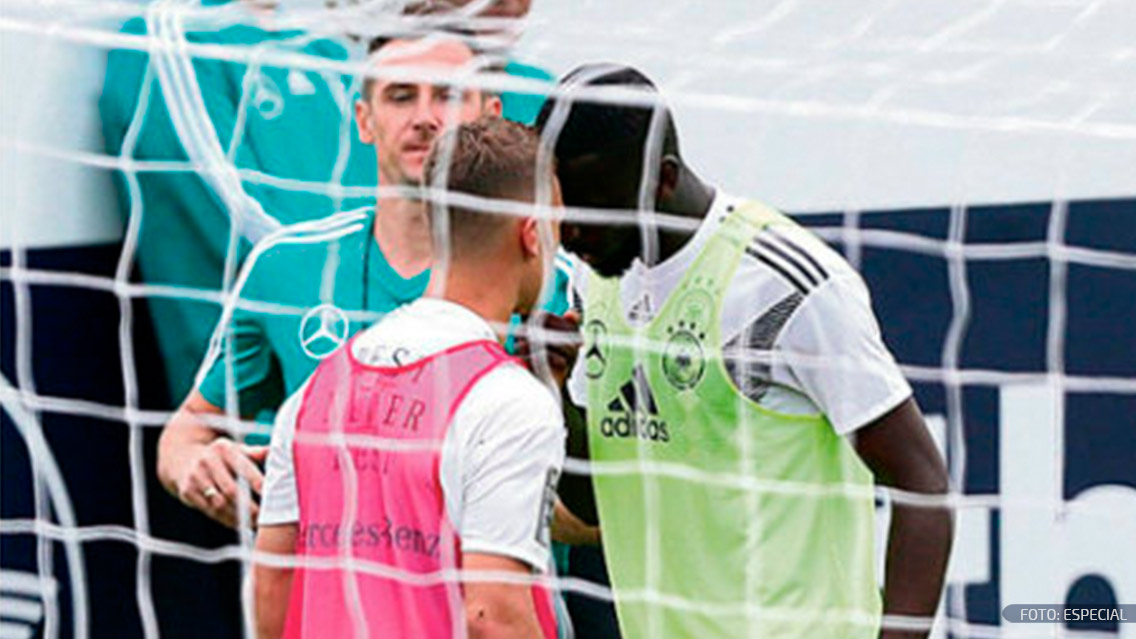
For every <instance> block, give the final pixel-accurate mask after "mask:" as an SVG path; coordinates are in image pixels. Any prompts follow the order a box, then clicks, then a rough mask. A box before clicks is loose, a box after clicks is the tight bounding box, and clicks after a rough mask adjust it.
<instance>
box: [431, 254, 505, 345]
mask: <svg viewBox="0 0 1136 639" xmlns="http://www.w3.org/2000/svg"><path fill="white" fill-rule="evenodd" d="M494 262H498V263H497V264H494ZM519 288H520V278H519V276H518V274H517V273H516V271H515V270H512V269H508V268H502V266H501V265H500V263H499V260H482V261H477V262H472V261H471V262H469V263H462V262H450V263H449V264H448V265H446V268H442V265H435V268H434V270H433V271H432V272H431V273H430V283H429V285H427V286H426V293H425V297H434V298H438V299H444V300H447V301H450V302H454V303H455V304H461V305H462V306H464V307H466V308H468V309H470V310H471V311H473V312H474V313H477V315H479V316H480V317H481V318H482V319H484V320H485V321H487V322H489V323H490V325H492V326H493V330H494V332H495V333H497V338H498V339H499V340H501V341H504V339H505V334H506V333H507V332H508V324H509V318H510V317H512V315H513V311H514V310H515V309H516V302H517V290H518V289H519Z"/></svg>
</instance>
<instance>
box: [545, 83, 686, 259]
mask: <svg viewBox="0 0 1136 639" xmlns="http://www.w3.org/2000/svg"><path fill="white" fill-rule="evenodd" d="M605 87H611V88H612V89H614V91H607V94H606V95H603V94H602V92H603V91H604V88H605ZM581 89H586V90H584V91H582V90H581ZM637 94H638V95H637ZM621 95H622V96H626V97H625V98H624V99H623V101H620V99H621ZM640 96H641V97H640ZM656 112H657V118H658V119H656ZM536 126H537V129H538V130H539V131H540V133H541V136H542V139H543V141H544V143H545V144H546V145H547V146H548V147H549V148H551V149H553V153H554V155H555V157H556V160H557V176H558V177H559V178H560V186H561V188H562V189H563V192H564V203H565V204H566V205H568V206H578V207H585V208H595V209H613V211H612V214H613V215H620V214H622V215H635V214H636V212H637V211H638V209H639V204H640V193H641V191H642V182H643V179H644V173H643V167H644V158H645V155H646V153H648V152H652V151H653V156H652V161H653V162H655V163H656V168H657V167H658V166H659V165H661V164H662V163H664V162H670V163H673V164H676V165H681V162H682V160H681V156H680V154H679V145H678V135H677V132H676V130H675V126H674V121H673V118H672V117H671V113H670V110H669V109H668V108H667V107H666V105H665V104H662V103H661V102H660V101H659V99H658V97H657V91H656V89H655V85H654V83H652V82H651V80H650V79H648V78H647V76H645V75H643V74H642V73H641V72H639V71H638V70H636V69H633V68H631V67H627V66H620V65H613V64H588V65H584V66H581V67H577V68H576V69H575V70H573V71H571V72H570V73H568V74H567V75H566V76H564V77H563V78H562V79H561V80H560V82H559V94H558V95H557V96H556V97H555V98H550V99H549V100H548V101H546V102H545V104H544V106H543V107H542V108H541V111H540V114H539V115H538V116H537V120H536ZM652 173H657V171H652ZM647 177H651V176H650V175H648V176H647ZM661 187H662V184H661V183H660V184H659V185H658V186H657V188H656V192H655V195H656V198H658V197H659V194H660V188H661ZM564 245H565V247H567V248H568V249H570V250H572V251H574V252H576V253H577V254H579V255H580V256H581V257H582V258H584V259H585V260H587V261H588V262H589V263H590V264H591V265H592V267H593V268H595V269H596V270H597V271H599V272H600V274H602V275H608V276H611V275H619V274H620V273H622V272H623V270H625V269H626V268H627V266H628V265H630V263H631V261H632V259H634V257H636V256H637V255H639V254H640V253H641V245H642V238H641V234H640V231H639V229H638V227H637V226H635V225H629V224H606V225H599V224H589V225H584V224H571V225H569V224H566V225H565V229H564Z"/></svg>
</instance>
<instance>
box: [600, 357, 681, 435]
mask: <svg viewBox="0 0 1136 639" xmlns="http://www.w3.org/2000/svg"><path fill="white" fill-rule="evenodd" d="M607 410H608V412H609V413H615V414H616V415H617V416H614V417H613V416H612V415H610V414H609V415H607V416H605V417H604V418H603V420H602V421H601V422H600V433H602V434H603V436H604V437H618V438H621V439H627V438H632V437H638V438H641V439H648V440H651V441H656V442H660V443H666V442H669V441H670V440H671V438H670V435H669V434H668V433H667V423H666V421H664V420H662V419H660V418H659V408H658V406H657V405H656V404H655V395H654V393H652V392H651V386H650V384H648V383H647V376H646V375H645V374H644V373H643V368H642V367H641V366H636V367H635V370H634V371H632V373H631V379H629V380H627V383H626V384H624V385H623V386H622V387H621V388H620V389H619V395H616V396H615V398H614V399H612V400H611V401H610V402H608V404H607Z"/></svg>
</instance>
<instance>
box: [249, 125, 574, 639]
mask: <svg viewBox="0 0 1136 639" xmlns="http://www.w3.org/2000/svg"><path fill="white" fill-rule="evenodd" d="M449 135H450V137H448V138H443V140H442V141H440V142H439V146H438V147H436V148H445V146H443V145H445V144H447V142H446V140H448V143H449V144H452V145H453V150H452V155H451V157H450V161H449V163H448V166H447V167H446V168H447V169H448V175H447V181H446V186H447V188H448V189H450V190H451V191H460V192H465V193H471V194H474V195H478V196H481V197H485V198H501V199H510V200H514V201H522V202H532V201H534V199H535V198H536V194H537V182H538V178H541V179H546V180H550V181H551V182H550V187H549V190H548V191H547V192H548V193H550V194H551V197H550V201H551V203H552V204H559V188H558V186H557V185H556V184H555V178H554V177H552V176H551V175H544V176H539V175H538V174H537V169H536V165H537V163H536V157H537V149H538V140H537V138H536V137H535V136H534V135H533V134H532V133H531V132H530V131H529V130H527V129H526V128H524V127H522V126H520V125H517V124H514V123H511V122H508V121H505V120H500V119H495V120H483V121H478V122H476V123H473V124H469V125H463V126H462V127H460V128H458V129H457V130H456V131H454V132H453V133H452V134H449ZM440 157H441V156H440V155H438V157H435V154H432V156H431V159H430V161H429V163H428V167H429V169H428V172H427V175H430V176H435V175H437V174H439V173H442V174H445V173H446V172H440V171H439V169H440V168H441V167H439V166H438V165H439V164H440ZM435 213H436V214H437V213H438V212H435ZM444 213H446V214H448V215H447V217H448V222H449V230H450V233H449V236H450V237H449V240H450V242H449V245H448V246H447V247H446V248H447V249H448V250H447V251H446V252H445V253H443V255H448V257H449V260H448V264H446V266H447V268H435V269H434V272H433V274H432V276H431V277H432V279H431V282H430V285H429V287H428V288H427V292H426V295H425V297H424V298H423V299H421V300H419V301H416V302H413V303H411V304H409V305H407V306H405V307H403V308H401V309H399V310H397V311H395V312H393V313H391V314H390V315H388V316H387V317H386V318H384V319H383V320H382V321H381V322H379V323H377V324H376V325H374V326H372V327H371V328H369V329H367V330H366V331H364V332H363V333H360V334H359V335H358V336H357V337H356V339H354V340H352V341H351V342H349V343H348V344H347V345H345V346H344V347H342V348H340V349H339V350H338V351H336V352H335V353H334V354H333V355H332V356H331V357H329V358H328V359H327V360H325V361H324V362H323V363H322V364H321V365H320V366H319V367H318V368H317V369H316V372H315V373H314V374H313V375H312V377H311V378H309V379H308V381H307V382H306V383H305V384H304V387H303V388H302V389H301V390H300V391H299V392H298V393H297V394H296V395H294V396H293V397H292V398H290V399H289V400H288V402H286V403H285V405H284V406H283V407H282V408H281V411H280V413H279V415H278V418H277V425H276V428H275V429H274V434H273V443H272V447H271V452H270V454H269V460H268V468H267V479H266V484H265V490H264V497H263V503H262V507H261V513H260V521H259V525H260V527H259V531H258V535H257V549H258V550H260V551H263V552H266V553H273V554H278V555H285V556H288V557H291V559H293V560H294V561H292V562H291V564H292V565H293V566H295V567H294V568H293V567H284V568H281V567H279V566H269V565H265V564H262V563H261V564H258V565H257V566H256V569H255V572H254V578H255V592H256V619H257V629H258V634H259V636H261V637H281V636H283V637H287V638H300V637H319V638H324V637H328V638H337V637H374V638H377V639H378V638H381V639H388V638H389V639H398V638H405V639H443V638H451V637H466V636H469V637H486V638H506V637H517V638H521V637H524V638H529V639H537V638H545V639H551V638H553V637H556V636H557V627H556V620H555V615H554V614H553V609H552V599H551V596H550V593H549V591H548V590H547V589H546V588H545V587H544V586H543V585H542V584H541V582H540V579H537V578H535V577H534V575H537V574H539V573H542V572H544V571H545V570H546V569H547V568H548V560H549V559H548V558H549V554H548V553H549V551H548V538H549V529H548V526H549V519H550V517H551V514H552V509H553V501H554V498H555V485H556V479H557V478H558V477H559V473H560V467H561V465H562V463H563V456H564V429H563V423H562V418H561V417H560V411H559V408H558V406H557V404H556V401H555V399H554V397H553V395H552V392H551V391H550V389H549V388H548V387H547V386H545V385H544V384H542V383H541V382H540V381H538V380H537V379H536V378H535V377H534V376H533V375H532V374H531V373H529V372H528V371H527V370H526V369H524V368H523V366H521V365H520V363H519V362H518V361H517V360H514V359H513V358H511V357H509V356H508V355H506V353H505V351H504V349H503V348H502V346H501V344H500V341H499V339H500V338H499V335H500V331H503V327H504V326H505V325H506V324H507V323H508V319H509V316H510V314H511V313H513V312H514V311H521V312H526V311H528V310H529V309H531V308H532V306H533V304H534V303H535V302H536V300H537V299H538V297H539V294H540V291H541V288H542V286H543V280H544V273H545V270H546V269H545V265H546V263H547V262H549V261H550V260H549V259H548V258H549V257H551V254H550V251H551V250H553V247H554V246H555V243H556V242H558V231H557V228H556V227H557V223H556V222H555V221H553V222H552V223H551V224H546V223H543V222H540V221H538V219H537V218H536V217H527V218H526V217H518V216H505V215H494V214H491V213H486V212H475V211H467V210H462V209H458V208H455V207H452V206H451V207H449V209H448V211H446V212H444ZM542 227H543V230H544V231H549V230H550V231H551V233H548V232H542ZM550 239H551V240H552V241H551V242H549V240H550ZM542 240H543V241H542ZM494 326H497V327H499V328H498V329H495V328H494ZM466 571H477V572H479V573H482V571H487V572H485V573H483V574H479V576H478V578H477V579H463V578H462V575H463V573H465V572H466ZM489 572H492V573H496V574H503V575H504V576H505V577H506V579H501V578H499V577H498V578H494V577H493V575H491V574H489ZM486 576H488V579H487V578H486Z"/></svg>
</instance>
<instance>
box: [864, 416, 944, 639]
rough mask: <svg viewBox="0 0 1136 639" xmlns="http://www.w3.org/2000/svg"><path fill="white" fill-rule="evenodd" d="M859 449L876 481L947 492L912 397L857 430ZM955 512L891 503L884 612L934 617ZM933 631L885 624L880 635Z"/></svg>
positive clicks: (900, 637) (896, 638)
mask: <svg viewBox="0 0 1136 639" xmlns="http://www.w3.org/2000/svg"><path fill="white" fill-rule="evenodd" d="M855 446H856V452H857V453H858V454H859V455H860V458H861V459H862V460H863V461H864V463H865V464H866V465H867V466H868V468H869V469H871V471H872V473H873V474H874V475H875V478H876V483H877V484H879V485H882V486H888V487H891V488H898V489H900V490H903V491H907V492H911V493H919V494H923V495H945V494H946V493H947V491H948V489H949V485H948V479H947V469H946V465H945V464H944V463H943V458H942V456H940V455H939V451H938V449H937V448H936V447H935V442H934V441H933V440H932V439H931V436H930V434H929V433H928V432H927V427H926V425H925V424H924V422H923V415H922V413H921V412H920V411H919V406H918V405H916V403H915V400H914V399H908V400H906V401H905V402H903V403H902V404H900V405H899V406H897V407H896V408H894V409H892V410H891V411H890V412H888V413H887V414H886V415H884V416H883V417H881V418H879V419H878V420H876V421H875V422H872V423H871V424H869V425H867V426H865V427H863V428H861V429H859V430H858V431H856V440H855ZM953 524H954V513H953V511H952V510H951V509H950V508H948V507H938V506H937V507H925V506H913V505H903V504H898V503H897V504H893V507H892V516H891V529H890V531H889V534H888V547H887V568H886V584H885V587H884V614H885V615H903V616H910V617H921V618H923V620H924V621H926V622H927V624H928V625H929V624H930V621H931V618H933V617H934V616H935V609H936V608H937V607H938V605H939V596H940V594H941V593H942V590H943V580H944V577H945V575H946V570H947V559H948V557H949V556H950V552H951V541H952V538H953V535H954V531H953ZM929 632H930V630H929V629H926V630H899V629H895V628H892V629H889V628H883V629H882V630H881V632H880V637H881V639H917V638H919V639H922V638H924V637H927V635H928V634H929Z"/></svg>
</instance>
